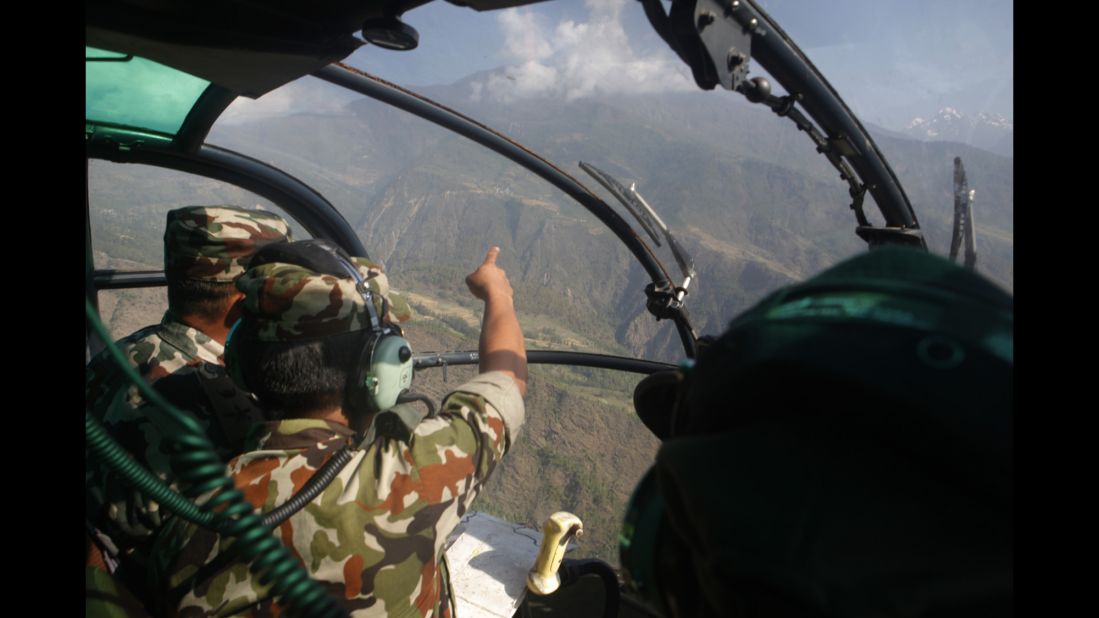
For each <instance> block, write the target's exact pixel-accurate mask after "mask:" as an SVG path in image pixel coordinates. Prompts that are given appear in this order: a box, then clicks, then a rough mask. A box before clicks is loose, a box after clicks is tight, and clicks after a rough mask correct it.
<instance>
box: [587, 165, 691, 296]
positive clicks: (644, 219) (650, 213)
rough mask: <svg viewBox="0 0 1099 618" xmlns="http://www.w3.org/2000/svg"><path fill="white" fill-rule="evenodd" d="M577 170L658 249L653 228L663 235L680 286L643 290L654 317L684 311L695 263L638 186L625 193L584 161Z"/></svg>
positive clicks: (658, 240) (635, 185) (653, 286)
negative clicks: (603, 189) (680, 279)
mask: <svg viewBox="0 0 1099 618" xmlns="http://www.w3.org/2000/svg"><path fill="white" fill-rule="evenodd" d="M580 169H582V170H584V171H585V172H587V173H588V175H589V176H591V177H592V178H594V179H595V180H596V182H598V183H599V184H601V185H603V186H604V187H606V189H607V191H610V192H611V195H613V196H614V197H615V199H617V200H618V201H619V202H621V203H622V205H623V206H625V207H626V210H628V211H630V214H632V215H633V216H634V218H635V219H637V222H638V223H639V224H641V227H642V228H644V230H645V231H646V232H647V233H648V234H649V237H650V238H652V239H653V242H655V243H656V246H658V247H660V246H662V245H661V244H660V239H659V238H658V237H657V235H656V231H655V230H654V229H653V228H658V229H659V230H660V232H661V233H662V234H663V235H664V239H665V240H666V241H668V249H669V250H671V252H672V257H674V258H675V263H676V264H677V265H679V270H681V271H682V272H683V283H682V284H680V285H679V286H677V287H675V288H672V287H671V284H668V285H664V286H656V285H653V284H649V286H647V287H646V288H645V293H646V294H647V295H648V296H649V303H648V306H649V310H650V311H651V312H652V313H653V314H654V315H656V316H657V317H666V316H667V315H671V311H672V310H676V311H681V310H682V309H683V298H684V297H685V296H686V295H687V288H688V287H689V286H690V285H691V281H693V280H694V279H695V278H696V277H697V273H696V272H695V263H694V260H693V259H692V258H691V256H689V255H687V251H686V250H685V249H684V248H683V246H682V245H680V244H679V242H678V241H676V239H675V236H672V231H671V230H670V229H668V225H667V224H666V223H664V220H663V219H661V218H660V215H658V214H656V211H655V210H653V207H652V206H650V205H649V203H648V202H647V201H645V198H643V197H641V194H640V193H638V191H637V183H631V184H630V188H629V189H627V188H626V187H624V186H623V185H622V183H620V182H618V181H617V180H615V178H614V177H613V176H611V175H610V174H608V173H606V172H604V171H602V170H600V169H599V168H597V167H595V166H594V165H592V164H590V163H585V162H583V161H581V162H580Z"/></svg>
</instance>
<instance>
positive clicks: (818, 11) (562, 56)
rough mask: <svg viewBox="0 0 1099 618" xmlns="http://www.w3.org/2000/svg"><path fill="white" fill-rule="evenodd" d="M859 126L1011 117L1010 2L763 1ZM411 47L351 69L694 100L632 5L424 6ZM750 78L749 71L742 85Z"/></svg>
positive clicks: (311, 101) (318, 100) (485, 85)
mask: <svg viewBox="0 0 1099 618" xmlns="http://www.w3.org/2000/svg"><path fill="white" fill-rule="evenodd" d="M761 5H762V6H763V8H764V10H766V11H767V12H768V13H769V14H770V15H771V16H772V17H774V18H775V19H776V20H777V21H778V23H779V25H780V26H782V28H783V29H784V30H786V32H787V33H788V34H790V35H791V36H792V37H793V39H794V40H795V41H796V42H798V44H799V45H800V46H801V47H802V49H803V50H804V51H805V52H806V53H807V54H808V55H809V57H810V59H811V60H812V61H813V62H814V64H816V65H817V67H818V68H819V69H821V71H822V72H823V73H824V75H825V76H826V77H827V78H828V79H829V81H830V82H831V83H832V85H833V86H834V87H835V88H836V89H837V90H838V91H839V93H840V94H841V95H842V96H843V97H844V99H845V100H846V101H847V102H848V104H849V105H850V106H851V107H852V108H853V109H854V111H855V113H856V114H857V115H859V116H860V118H862V119H863V120H864V121H868V122H872V123H875V124H878V125H881V126H885V127H888V128H900V127H903V126H904V125H905V124H907V123H908V122H909V121H910V120H911V119H912V118H914V117H916V116H928V115H931V114H933V113H934V112H936V111H937V110H938V109H940V108H942V107H947V106H951V107H955V108H957V109H958V110H960V111H962V112H963V113H966V114H976V113H977V112H989V113H996V114H1001V115H1004V116H1006V117H1008V118H1009V119H1011V118H1012V117H1013V112H1014V103H1013V95H1012V89H1013V81H1012V65H1013V60H1014V54H1013V32H1012V29H1013V25H1014V17H1013V10H1014V7H1013V2H1012V1H1011V0H964V1H962V2H955V1H951V0H920V1H913V0H827V1H825V0H762V1H761ZM404 19H405V21H406V22H407V23H409V24H411V25H412V26H414V27H415V28H416V29H417V30H418V31H419V33H420V45H419V47H418V48H417V49H415V50H413V51H410V52H394V51H388V50H384V49H381V48H378V47H374V46H371V45H366V46H364V47H363V48H361V49H360V50H359V51H357V52H355V53H354V54H353V55H352V56H351V57H350V58H349V59H348V60H347V61H348V62H349V63H350V64H352V65H354V66H357V67H360V68H362V69H365V70H367V71H370V72H372V73H375V74H377V75H380V76H382V77H385V78H387V79H390V80H392V81H395V82H397V83H400V84H404V85H409V86H423V85H429V84H449V83H453V82H455V81H458V80H460V79H462V78H464V77H467V76H469V75H470V74H473V73H477V72H482V71H491V73H486V74H485V75H482V76H479V77H478V78H477V79H475V80H473V81H472V83H471V84H470V85H469V89H470V92H469V93H468V95H469V96H470V99H471V103H474V104H475V103H476V101H477V100H479V99H480V98H482V97H493V98H496V99H499V100H502V101H505V102H511V101H516V100H520V99H522V98H524V97H532V96H553V97H562V98H567V99H573V98H577V97H584V96H592V95H600V94H613V93H617V94H618V95H621V96H629V95H630V94H635V93H644V92H656V91H673V90H697V87H696V86H694V82H693V80H692V79H691V77H690V71H689V69H688V68H687V67H686V65H684V64H683V63H682V62H681V61H680V60H679V59H678V58H677V57H676V56H675V55H674V54H673V53H672V52H671V50H670V49H669V48H668V47H667V46H666V45H665V44H664V42H663V41H661V40H660V38H659V37H658V36H657V35H656V34H655V33H654V32H653V30H652V27H651V26H649V24H648V22H647V20H646V19H645V16H644V13H643V11H642V10H641V6H640V5H639V4H638V3H637V2H635V1H633V0H588V1H586V2H584V1H580V0H555V1H551V2H544V3H540V4H535V5H532V6H527V7H521V8H518V9H508V10H504V11H491V12H486V13H478V12H476V11H473V10H470V9H467V8H460V7H456V6H453V5H451V4H448V3H446V2H433V3H431V4H429V5H427V6H424V7H421V8H418V9H414V10H412V11H409V12H408V13H406V14H405V16H404ZM759 72H760V69H759V68H758V67H753V69H752V73H754V74H759ZM352 96H354V95H350V94H348V93H346V92H345V91H344V92H340V91H339V90H337V89H335V88H333V87H329V86H327V85H322V84H321V82H319V81H318V80H313V79H309V80H303V81H301V82H298V83H295V84H291V85H289V86H287V87H284V88H282V89H279V90H277V91H274V92H272V93H269V94H267V95H265V96H264V97H262V98H261V99H259V100H258V101H255V102H252V101H241V102H238V103H235V104H234V106H233V107H232V108H231V109H230V110H229V112H227V115H226V117H225V120H226V121H227V122H234V121H243V120H247V119H250V118H257V117H263V116H271V115H280V114H285V113H290V112H294V111H301V110H305V109H311V110H314V111H335V110H336V109H338V108H339V106H341V105H342V104H343V103H344V102H346V101H347V100H349V98H350V97H352Z"/></svg>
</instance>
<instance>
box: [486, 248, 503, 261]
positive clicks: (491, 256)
mask: <svg viewBox="0 0 1099 618" xmlns="http://www.w3.org/2000/svg"><path fill="white" fill-rule="evenodd" d="M498 255H500V247H493V248H491V249H489V250H488V253H487V254H485V264H495V263H496V256H498Z"/></svg>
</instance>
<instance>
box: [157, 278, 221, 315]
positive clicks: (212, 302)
mask: <svg viewBox="0 0 1099 618" xmlns="http://www.w3.org/2000/svg"><path fill="white" fill-rule="evenodd" d="M165 276H166V277H167V279H168V307H170V308H171V310H172V312H173V313H175V314H176V315H194V316H198V317H200V318H202V319H203V320H206V321H210V322H213V321H217V320H221V319H224V318H225V314H226V313H228V312H229V308H230V307H231V306H232V303H231V299H232V297H233V294H234V293H235V292H236V291H237V287H236V285H235V284H233V282H232V281H204V280H200V279H185V278H183V277H181V276H179V275H173V274H172V273H171V272H170V271H169V272H166V273H165Z"/></svg>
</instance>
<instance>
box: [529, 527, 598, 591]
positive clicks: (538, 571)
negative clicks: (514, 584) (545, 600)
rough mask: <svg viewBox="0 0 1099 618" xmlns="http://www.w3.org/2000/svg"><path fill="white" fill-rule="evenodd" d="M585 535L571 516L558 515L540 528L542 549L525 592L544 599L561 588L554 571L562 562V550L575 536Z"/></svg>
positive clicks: (563, 555) (558, 578) (539, 550)
mask: <svg viewBox="0 0 1099 618" xmlns="http://www.w3.org/2000/svg"><path fill="white" fill-rule="evenodd" d="M583 534H584V524H583V522H581V521H580V518H579V517H577V516H576V515H573V514H572V513H568V512H565V511H558V512H556V513H554V514H553V515H550V516H549V519H547V520H546V523H544V524H542V545H541V546H540V547H539V548H538V558H537V559H536V560H535V561H534V567H533V568H532V569H531V570H530V573H528V574H527V588H528V589H529V590H530V591H531V592H533V593H534V594H540V595H546V594H550V593H552V592H553V591H554V590H557V588H558V587H560V586H561V576H559V575H558V574H557V570H558V569H559V568H561V561H562V560H564V558H565V547H566V546H568V544H569V540H570V539H572V537H574V536H582V535H583Z"/></svg>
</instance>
